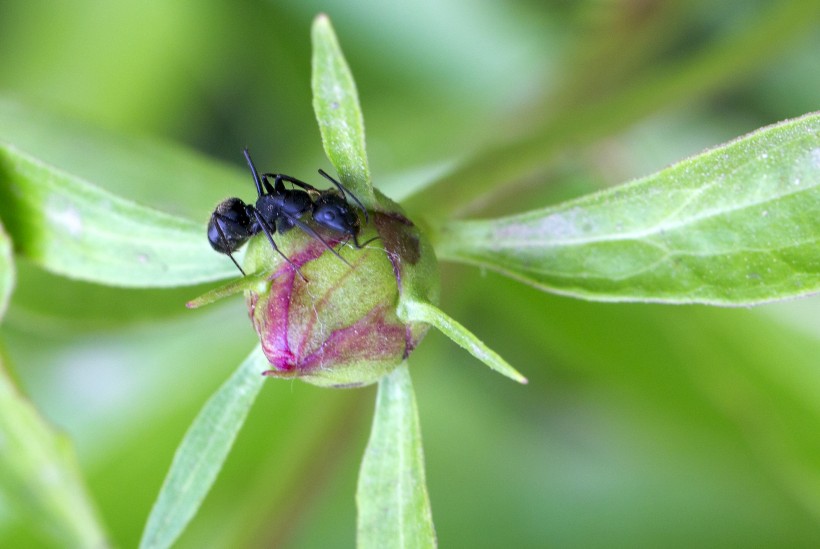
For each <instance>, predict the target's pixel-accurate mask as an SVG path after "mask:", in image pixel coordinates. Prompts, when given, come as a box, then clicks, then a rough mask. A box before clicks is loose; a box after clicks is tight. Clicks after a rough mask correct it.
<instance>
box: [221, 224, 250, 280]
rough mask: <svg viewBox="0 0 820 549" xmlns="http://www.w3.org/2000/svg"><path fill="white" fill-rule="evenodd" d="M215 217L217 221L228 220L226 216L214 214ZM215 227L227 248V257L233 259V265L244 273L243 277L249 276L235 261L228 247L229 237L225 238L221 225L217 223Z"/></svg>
mask: <svg viewBox="0 0 820 549" xmlns="http://www.w3.org/2000/svg"><path fill="white" fill-rule="evenodd" d="M213 216H214V217H215V218H216V219H217V221H224V220H225V219H227V218H226V217H225V216H224V215H222V214H218V213H216V212H214V213H213ZM214 226H215V227H216V232H218V233H219V238H220V239H221V240H222V244H223V245H224V246H225V249H226V250H228V251H226V252H225V255H227V256H228V257H230V258H231V261H233V264H234V265H236V268H237V269H239V272H240V273H242V276H247V275H246V274H245V271H243V270H242V267H240V266H239V263H237V262H236V259H234V257H233V254H232V253H231V252H230V247H229V246H228V245H227V244H228V237H227V236H225V232H224V231H223V230H222V226H221V225H220V224H219V223H215V224H214Z"/></svg>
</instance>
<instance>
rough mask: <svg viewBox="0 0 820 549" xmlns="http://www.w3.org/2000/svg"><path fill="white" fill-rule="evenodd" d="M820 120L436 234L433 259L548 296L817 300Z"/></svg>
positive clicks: (774, 129) (790, 124)
mask: <svg viewBox="0 0 820 549" xmlns="http://www.w3.org/2000/svg"><path fill="white" fill-rule="evenodd" d="M818 242H820V114H817V113H815V114H809V115H806V116H803V117H801V118H797V119H794V120H789V121H786V122H782V123H780V124H776V125H774V126H770V127H767V128H763V129H761V130H758V131H756V132H754V133H752V134H749V135H747V136H745V137H743V138H741V139H738V140H736V141H733V142H731V143H728V144H726V145H723V146H721V147H718V148H715V149H712V150H710V151H707V152H705V153H703V154H701V155H699V156H695V157H693V158H690V159H688V160H684V161H682V162H680V163H678V164H675V165H674V166H671V167H669V168H667V169H665V170H662V171H660V172H658V173H656V174H654V175H651V176H649V177H645V178H643V179H639V180H637V181H634V182H632V183H629V184H627V185H623V186H620V187H617V188H614V189H610V190H606V191H603V192H600V193H596V194H593V195H590V196H586V197H583V198H580V199H578V200H574V201H571V202H568V203H566V204H562V205H559V206H555V207H551V208H546V209H543V210H537V211H532V212H528V213H525V214H521V215H515V216H511V217H506V218H501V219H493V220H485V221H453V222H451V223H448V224H446V225H445V226H444V227H442V228H441V230H440V233H439V242H438V244H439V245H438V246H437V247H436V253H437V254H439V257H441V258H443V259H450V260H454V261H463V262H466V263H472V264H475V265H480V266H484V267H488V268H491V269H494V270H497V271H499V272H501V273H503V274H507V275H509V276H511V277H513V278H517V279H519V280H523V281H525V282H529V283H531V284H533V285H535V286H538V287H541V288H544V289H546V290H550V291H555V292H557V293H562V294H568V295H574V296H578V297H583V298H588V299H597V300H606V301H656V302H666V303H708V304H714V305H748V304H754V303H760V302H766V301H773V300H777V299H784V298H788V297H795V296H801V295H807V294H811V293H815V292H817V291H818V290H820V260H818V253H817V252H818Z"/></svg>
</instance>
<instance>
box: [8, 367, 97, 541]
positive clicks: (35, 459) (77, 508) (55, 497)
mask: <svg viewBox="0 0 820 549" xmlns="http://www.w3.org/2000/svg"><path fill="white" fill-rule="evenodd" d="M4 363H5V359H4V357H2V356H0V448H2V452H0V490H2V493H3V494H4V496H6V497H9V498H12V500H13V501H14V502H16V504H17V505H19V506H20V507H18V509H17V510H18V512H20V513H21V514H31V515H36V516H37V517H38V518H39V520H38V521H37V524H38V525H39V527H38V530H39V532H38V533H39V534H42V535H44V536H47V537H48V538H51V541H52V542H55V541H56V542H59V543H60V544H62V545H65V546H71V547H104V546H105V545H106V537H107V536H106V534H105V531H104V530H103V527H102V525H101V524H100V520H99V517H98V516H97V511H96V509H95V508H94V504H93V503H92V500H91V498H90V497H89V495H88V492H87V490H86V487H85V485H84V482H83V479H82V474H81V472H80V468H79V467H78V466H77V461H76V457H75V456H74V452H73V448H72V446H71V443H70V441H68V440H66V439H65V437H64V436H62V435H60V434H58V433H56V432H55V431H54V429H53V428H52V427H51V426H50V425H48V424H47V423H46V422H45V421H44V420H43V418H42V417H40V415H39V414H38V413H37V410H35V408H34V407H33V406H32V405H31V403H30V402H28V400H26V398H25V397H23V395H21V394H20V393H19V391H18V390H17V388H16V387H15V386H14V383H13V382H12V380H11V378H10V377H9V375H8V373H7V372H6V369H5V365H4Z"/></svg>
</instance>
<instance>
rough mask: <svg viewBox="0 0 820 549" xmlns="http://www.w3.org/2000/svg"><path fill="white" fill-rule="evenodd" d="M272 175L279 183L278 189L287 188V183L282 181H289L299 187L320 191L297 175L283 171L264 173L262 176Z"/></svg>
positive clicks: (277, 183) (310, 190)
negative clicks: (296, 176)
mask: <svg viewBox="0 0 820 549" xmlns="http://www.w3.org/2000/svg"><path fill="white" fill-rule="evenodd" d="M268 177H272V178H273V181H274V184H275V185H277V189H279V190H285V185H284V183H282V181H287V182H288V183H293V184H294V185H296V186H297V187H300V188H302V189H304V190H306V191H308V192H319V189H317V188H316V187H314V186H313V185H311V184H310V183H305V182H304V181H301V180H299V179H296V178H295V177H291V176H289V175H285V174H283V173H263V174H262V178H263V179H264V178H268Z"/></svg>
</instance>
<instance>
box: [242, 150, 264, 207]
mask: <svg viewBox="0 0 820 549" xmlns="http://www.w3.org/2000/svg"><path fill="white" fill-rule="evenodd" d="M243 152H244V153H245V160H247V161H248V167H250V169H251V173H253V182H254V183H255V184H256V194H257V196H262V181H261V180H260V179H259V172H257V171H256V166H254V165H253V160H251V153H250V152H249V151H248V148H247V147H245V149H244V151H243Z"/></svg>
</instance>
